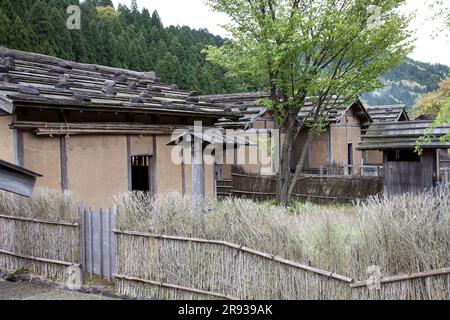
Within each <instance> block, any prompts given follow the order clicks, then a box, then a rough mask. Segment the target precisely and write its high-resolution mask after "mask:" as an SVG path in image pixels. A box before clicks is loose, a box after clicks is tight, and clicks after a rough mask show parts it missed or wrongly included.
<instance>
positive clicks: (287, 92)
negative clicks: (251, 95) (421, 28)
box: [207, 0, 411, 117]
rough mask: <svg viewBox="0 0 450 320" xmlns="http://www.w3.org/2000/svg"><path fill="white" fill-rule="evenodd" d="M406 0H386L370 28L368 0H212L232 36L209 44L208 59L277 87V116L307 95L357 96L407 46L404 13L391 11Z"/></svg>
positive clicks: (399, 59) (237, 74)
mask: <svg viewBox="0 0 450 320" xmlns="http://www.w3.org/2000/svg"><path fill="white" fill-rule="evenodd" d="M404 2H405V1H404V0H388V1H384V2H383V5H382V11H383V16H382V18H383V24H381V25H380V26H378V27H376V28H372V27H369V26H368V20H369V15H368V11H367V7H368V6H369V5H371V4H372V1H370V0H361V1H353V0H340V1H326V0H316V1H310V2H308V3H303V2H300V1H291V0H282V1H281V0H280V1H276V0H258V1H253V2H249V1H246V0H238V1H235V0H209V1H208V3H209V4H210V5H211V7H212V8H213V9H215V10H216V11H219V12H223V13H225V14H227V15H228V16H230V17H231V18H232V20H233V23H231V24H230V25H228V26H227V29H228V31H229V32H230V33H231V34H232V35H233V38H234V41H229V42H226V43H224V45H223V46H221V47H213V46H211V47H209V48H208V50H207V52H208V59H209V60H210V61H212V62H214V63H216V64H218V65H220V66H222V67H224V68H226V69H227V70H229V75H230V76H234V77H237V78H241V79H242V78H249V79H253V81H254V82H255V83H257V84H265V87H267V88H269V87H270V88H272V89H276V90H278V91H279V92H281V94H282V96H283V98H282V99H278V100H279V101H278V103H277V104H278V108H279V111H280V115H281V117H282V116H283V113H285V112H286V110H289V109H290V108H291V107H293V106H295V108H296V109H301V108H302V103H303V101H302V100H303V99H304V97H305V96H318V97H319V99H321V100H323V101H326V100H329V99H331V98H332V96H333V95H338V96H341V97H354V96H357V95H360V94H362V93H364V92H367V91H371V90H373V89H375V88H377V87H379V86H380V85H381V84H380V82H379V80H378V77H380V76H381V75H383V73H385V72H386V71H388V70H389V69H390V68H392V67H394V66H396V65H397V64H399V63H400V62H402V60H403V59H404V57H405V56H406V54H407V53H408V52H410V49H411V46H410V42H409V40H410V39H409V36H410V35H409V33H408V32H407V31H406V27H407V23H408V20H407V18H406V17H403V16H401V15H399V14H398V13H396V9H397V8H398V6H400V5H402V4H403V3H404ZM274 102H275V101H274Z"/></svg>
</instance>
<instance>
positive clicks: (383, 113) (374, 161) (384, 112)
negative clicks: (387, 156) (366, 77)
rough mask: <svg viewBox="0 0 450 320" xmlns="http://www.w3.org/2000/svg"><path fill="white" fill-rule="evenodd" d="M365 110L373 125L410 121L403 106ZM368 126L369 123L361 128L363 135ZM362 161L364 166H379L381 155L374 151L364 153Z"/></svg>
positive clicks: (369, 107) (372, 107)
mask: <svg viewBox="0 0 450 320" xmlns="http://www.w3.org/2000/svg"><path fill="white" fill-rule="evenodd" d="M366 110H367V112H368V113H369V115H370V118H371V119H372V121H373V122H374V123H395V122H399V121H409V120H410V119H409V116H408V113H407V112H406V106H405V105H404V104H395V105H380V106H368V107H366ZM369 125H370V123H367V124H366V125H364V126H363V128H362V134H363V135H364V134H365V133H366V131H367V129H368V127H369ZM363 160H364V165H366V166H380V165H382V164H383V153H382V152H381V151H376V150H368V151H364V152H363Z"/></svg>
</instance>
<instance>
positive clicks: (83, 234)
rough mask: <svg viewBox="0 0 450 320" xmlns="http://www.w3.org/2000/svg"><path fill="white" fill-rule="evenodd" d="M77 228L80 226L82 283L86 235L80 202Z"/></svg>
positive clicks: (82, 208) (82, 280) (82, 281)
mask: <svg viewBox="0 0 450 320" xmlns="http://www.w3.org/2000/svg"><path fill="white" fill-rule="evenodd" d="M78 215H79V219H78V221H79V224H80V226H79V228H80V265H81V283H84V273H85V271H86V235H85V227H86V225H85V221H84V205H83V203H80V205H79V206H78Z"/></svg>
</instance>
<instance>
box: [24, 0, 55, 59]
mask: <svg viewBox="0 0 450 320" xmlns="http://www.w3.org/2000/svg"><path fill="white" fill-rule="evenodd" d="M49 12H50V8H49V7H48V6H47V4H46V3H45V2H43V1H41V0H38V1H36V2H35V3H34V4H33V6H32V7H31V10H30V11H29V12H28V20H27V21H28V24H29V26H30V28H31V29H32V30H33V32H32V33H30V35H29V39H30V49H31V50H32V51H35V52H39V53H43V54H49V55H55V48H56V45H55V40H54V36H55V33H56V31H55V30H54V29H53V24H52V20H51V19H50V15H49Z"/></svg>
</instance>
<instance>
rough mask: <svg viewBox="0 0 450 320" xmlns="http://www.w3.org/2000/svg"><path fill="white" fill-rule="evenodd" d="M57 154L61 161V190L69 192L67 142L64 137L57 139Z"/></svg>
mask: <svg viewBox="0 0 450 320" xmlns="http://www.w3.org/2000/svg"><path fill="white" fill-rule="evenodd" d="M59 152H60V159H61V160H60V161H61V189H62V191H67V190H69V179H68V175H67V142H66V136H60V137H59Z"/></svg>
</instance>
